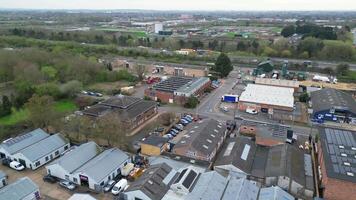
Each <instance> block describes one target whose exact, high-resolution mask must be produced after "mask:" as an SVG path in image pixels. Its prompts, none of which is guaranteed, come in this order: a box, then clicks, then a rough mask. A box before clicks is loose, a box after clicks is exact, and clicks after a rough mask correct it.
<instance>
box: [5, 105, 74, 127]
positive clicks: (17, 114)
mask: <svg viewBox="0 0 356 200" xmlns="http://www.w3.org/2000/svg"><path fill="white" fill-rule="evenodd" d="M54 109H55V111H57V112H60V113H65V112H73V111H75V110H76V109H77V106H76V105H75V104H74V102H73V101H71V100H61V101H57V102H55V103H54ZM28 118H29V112H28V110H27V109H20V110H16V109H13V110H12V113H11V115H9V116H5V117H2V118H0V125H5V126H11V125H15V124H18V123H20V122H23V121H26V120H27V119H28Z"/></svg>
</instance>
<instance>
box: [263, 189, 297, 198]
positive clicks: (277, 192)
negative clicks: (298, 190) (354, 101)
mask: <svg viewBox="0 0 356 200" xmlns="http://www.w3.org/2000/svg"><path fill="white" fill-rule="evenodd" d="M294 199H295V198H294V197H293V196H292V195H290V194H289V193H288V192H286V191H284V190H282V189H281V188H280V187H278V186H272V187H267V188H261V190H260V194H259V197H258V200H294Z"/></svg>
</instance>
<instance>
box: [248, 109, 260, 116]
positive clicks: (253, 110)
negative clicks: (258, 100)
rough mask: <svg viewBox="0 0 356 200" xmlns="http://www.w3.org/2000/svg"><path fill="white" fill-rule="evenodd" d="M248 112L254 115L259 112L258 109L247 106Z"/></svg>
mask: <svg viewBox="0 0 356 200" xmlns="http://www.w3.org/2000/svg"><path fill="white" fill-rule="evenodd" d="M246 112H247V113H249V114H252V115H256V114H257V113H258V112H257V110H256V109H254V108H247V109H246Z"/></svg>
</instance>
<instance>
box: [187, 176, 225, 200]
mask: <svg viewBox="0 0 356 200" xmlns="http://www.w3.org/2000/svg"><path fill="white" fill-rule="evenodd" d="M227 182H228V181H227V179H226V178H225V177H223V176H222V175H220V174H219V173H218V172H215V171H211V172H206V173H203V174H201V175H200V177H199V179H198V181H197V182H196V184H195V186H194V188H193V190H192V192H190V193H189V194H187V195H186V197H185V199H186V200H201V199H204V200H216V199H220V198H221V197H222V196H223V194H224V191H225V187H226V184H227Z"/></svg>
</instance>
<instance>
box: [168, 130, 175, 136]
mask: <svg viewBox="0 0 356 200" xmlns="http://www.w3.org/2000/svg"><path fill="white" fill-rule="evenodd" d="M168 134H170V135H172V136H173V137H175V136H177V133H176V132H173V131H170V132H169V133H168Z"/></svg>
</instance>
